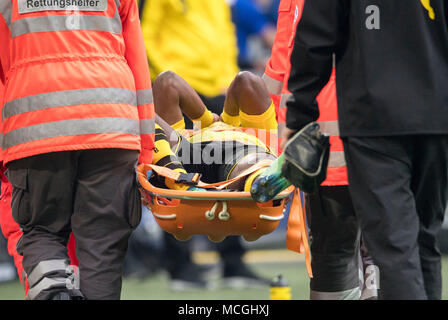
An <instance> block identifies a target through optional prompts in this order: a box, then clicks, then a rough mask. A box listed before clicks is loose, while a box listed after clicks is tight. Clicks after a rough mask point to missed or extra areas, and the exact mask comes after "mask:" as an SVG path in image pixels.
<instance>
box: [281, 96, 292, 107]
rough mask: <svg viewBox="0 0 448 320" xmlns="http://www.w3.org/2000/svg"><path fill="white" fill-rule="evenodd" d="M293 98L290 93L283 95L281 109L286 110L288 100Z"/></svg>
mask: <svg viewBox="0 0 448 320" xmlns="http://www.w3.org/2000/svg"><path fill="white" fill-rule="evenodd" d="M290 96H291V94H290V93H283V94H282V97H281V98H280V109H286V101H288V98H289V97H290Z"/></svg>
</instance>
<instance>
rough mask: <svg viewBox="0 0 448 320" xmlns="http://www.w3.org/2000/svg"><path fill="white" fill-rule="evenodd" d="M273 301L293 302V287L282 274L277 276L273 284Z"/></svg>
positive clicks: (271, 292)
mask: <svg viewBox="0 0 448 320" xmlns="http://www.w3.org/2000/svg"><path fill="white" fill-rule="evenodd" d="M270 299H271V300H291V287H290V286H289V284H288V282H287V281H286V280H285V279H284V278H283V276H282V275H281V274H279V275H278V276H276V277H275V278H274V279H273V280H272V282H271V288H270Z"/></svg>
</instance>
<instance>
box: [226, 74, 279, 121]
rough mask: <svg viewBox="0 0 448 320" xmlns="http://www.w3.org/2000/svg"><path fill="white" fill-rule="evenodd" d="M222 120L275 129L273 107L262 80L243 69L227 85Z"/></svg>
mask: <svg viewBox="0 0 448 320" xmlns="http://www.w3.org/2000/svg"><path fill="white" fill-rule="evenodd" d="M223 121H224V122H226V123H229V124H231V125H235V126H239V125H241V127H243V128H255V129H266V130H271V129H272V130H274V129H275V130H277V121H276V117H275V108H274V106H273V105H272V100H271V98H270V96H269V92H268V89H267V88H266V85H265V83H264V81H263V80H262V79H261V78H260V77H258V76H257V75H255V74H253V73H251V72H248V71H243V72H240V73H238V75H237V76H236V77H235V79H234V80H233V82H232V83H231V84H230V86H229V90H228V92H227V97H226V101H225V103H224V112H223Z"/></svg>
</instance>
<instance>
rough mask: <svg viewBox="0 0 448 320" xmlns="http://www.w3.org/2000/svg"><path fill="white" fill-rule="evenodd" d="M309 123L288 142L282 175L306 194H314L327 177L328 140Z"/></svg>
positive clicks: (314, 123)
mask: <svg viewBox="0 0 448 320" xmlns="http://www.w3.org/2000/svg"><path fill="white" fill-rule="evenodd" d="M319 129H320V127H319V124H318V123H316V122H311V123H310V124H308V125H306V126H305V127H304V128H303V129H302V130H300V131H299V132H297V133H296V134H295V135H294V136H293V137H292V138H290V139H289V140H288V142H287V143H286V146H285V148H284V151H283V152H284V156H285V162H284V163H283V166H282V175H283V176H284V177H285V178H286V179H288V180H289V181H290V182H291V183H292V184H293V185H294V186H296V187H297V188H299V189H300V190H301V191H303V192H306V193H314V192H315V191H316V190H317V188H318V187H319V186H320V184H321V183H322V182H323V181H324V180H325V178H326V176H327V166H328V158H329V155H330V141H329V140H330V139H329V137H328V136H327V135H324V134H322V133H321V132H320V130H319Z"/></svg>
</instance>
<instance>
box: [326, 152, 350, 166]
mask: <svg viewBox="0 0 448 320" xmlns="http://www.w3.org/2000/svg"><path fill="white" fill-rule="evenodd" d="M328 166H329V167H345V166H346V162H345V155H344V151H331V152H330V157H329V159H328Z"/></svg>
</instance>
